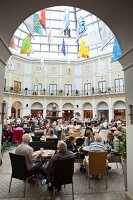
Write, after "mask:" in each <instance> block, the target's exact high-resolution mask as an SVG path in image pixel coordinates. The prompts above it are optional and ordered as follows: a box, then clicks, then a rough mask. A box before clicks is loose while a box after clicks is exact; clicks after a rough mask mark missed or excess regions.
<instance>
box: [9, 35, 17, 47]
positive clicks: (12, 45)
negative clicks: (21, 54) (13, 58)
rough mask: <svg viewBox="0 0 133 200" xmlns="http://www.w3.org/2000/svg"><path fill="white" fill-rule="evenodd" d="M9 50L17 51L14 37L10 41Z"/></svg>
mask: <svg viewBox="0 0 133 200" xmlns="http://www.w3.org/2000/svg"><path fill="white" fill-rule="evenodd" d="M9 48H12V49H16V45H15V40H14V36H12V38H11V40H10V43H9Z"/></svg>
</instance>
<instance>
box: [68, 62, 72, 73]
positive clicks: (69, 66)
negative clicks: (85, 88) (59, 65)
mask: <svg viewBox="0 0 133 200" xmlns="http://www.w3.org/2000/svg"><path fill="white" fill-rule="evenodd" d="M68 75H71V65H70V61H69V60H68Z"/></svg>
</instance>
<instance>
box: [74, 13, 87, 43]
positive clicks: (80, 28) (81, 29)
mask: <svg viewBox="0 0 133 200" xmlns="http://www.w3.org/2000/svg"><path fill="white" fill-rule="evenodd" d="M85 31H86V21H85V17H84V16H83V17H81V16H80V17H79V19H78V22H77V37H76V41H77V40H78V39H79V38H80V37H81V36H82V35H83V34H84V33H85Z"/></svg>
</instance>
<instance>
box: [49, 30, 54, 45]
mask: <svg viewBox="0 0 133 200" xmlns="http://www.w3.org/2000/svg"><path fill="white" fill-rule="evenodd" d="M53 40H54V37H53V34H52V28H50V29H49V33H48V44H50V43H51V42H52V41H53Z"/></svg>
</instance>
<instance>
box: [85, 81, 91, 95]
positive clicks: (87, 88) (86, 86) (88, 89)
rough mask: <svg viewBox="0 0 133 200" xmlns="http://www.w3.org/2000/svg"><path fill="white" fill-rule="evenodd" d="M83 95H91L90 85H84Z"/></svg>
mask: <svg viewBox="0 0 133 200" xmlns="http://www.w3.org/2000/svg"><path fill="white" fill-rule="evenodd" d="M84 95H91V83H85V84H84Z"/></svg>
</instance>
